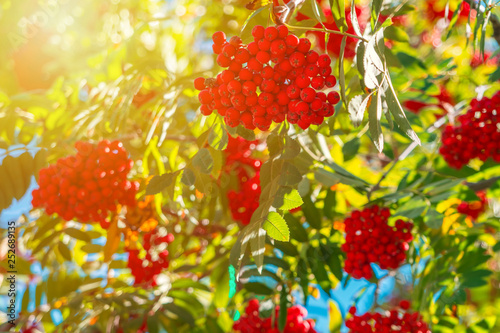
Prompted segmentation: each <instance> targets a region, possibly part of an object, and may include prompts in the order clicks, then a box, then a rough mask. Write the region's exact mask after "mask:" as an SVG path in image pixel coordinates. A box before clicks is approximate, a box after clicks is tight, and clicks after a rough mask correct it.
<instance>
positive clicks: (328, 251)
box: [320, 243, 342, 281]
mask: <svg viewBox="0 0 500 333" xmlns="http://www.w3.org/2000/svg"><path fill="white" fill-rule="evenodd" d="M320 248H321V252H322V253H323V257H324V258H325V261H326V263H327V265H328V267H329V268H330V272H332V273H333V275H335V277H336V278H337V280H339V281H342V266H341V262H340V256H341V254H340V249H339V248H337V247H336V246H335V245H333V244H332V243H328V244H327V245H326V244H322V243H321V244H320Z"/></svg>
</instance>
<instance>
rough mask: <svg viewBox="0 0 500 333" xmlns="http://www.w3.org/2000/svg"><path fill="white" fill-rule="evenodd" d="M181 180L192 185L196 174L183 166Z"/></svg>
mask: <svg viewBox="0 0 500 333" xmlns="http://www.w3.org/2000/svg"><path fill="white" fill-rule="evenodd" d="M181 181H182V182H183V183H184V184H186V185H187V186H192V185H194V182H195V181H196V175H195V174H194V172H193V170H191V169H189V168H185V169H184V171H183V172H182V178H181Z"/></svg>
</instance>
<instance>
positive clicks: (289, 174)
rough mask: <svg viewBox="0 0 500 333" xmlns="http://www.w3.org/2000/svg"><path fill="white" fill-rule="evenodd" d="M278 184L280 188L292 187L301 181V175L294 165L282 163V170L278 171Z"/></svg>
mask: <svg viewBox="0 0 500 333" xmlns="http://www.w3.org/2000/svg"><path fill="white" fill-rule="evenodd" d="M280 171H281V175H280V176H279V184H280V185H282V186H293V185H296V184H298V183H300V181H301V180H302V175H301V174H300V171H299V170H298V169H297V167H296V166H295V165H293V164H292V163H288V162H286V163H284V164H283V168H282V169H281V170H280Z"/></svg>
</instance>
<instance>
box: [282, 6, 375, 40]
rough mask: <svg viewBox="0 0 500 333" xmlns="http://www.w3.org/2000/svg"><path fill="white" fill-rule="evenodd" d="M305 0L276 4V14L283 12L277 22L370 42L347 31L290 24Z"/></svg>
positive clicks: (299, 28)
mask: <svg viewBox="0 0 500 333" xmlns="http://www.w3.org/2000/svg"><path fill="white" fill-rule="evenodd" d="M304 1H305V0H292V1H290V2H289V3H287V4H286V5H285V6H275V7H274V8H273V11H274V14H281V15H280V16H279V17H277V21H278V22H277V23H278V24H283V25H285V26H286V27H287V28H289V29H296V30H305V31H321V32H325V33H330V34H334V35H342V36H346V37H351V38H356V39H359V40H362V41H363V42H365V43H367V42H368V40H367V39H366V38H364V37H362V36H358V35H353V34H349V33H347V32H341V31H337V30H330V29H326V28H314V27H298V26H294V25H290V24H288V22H289V21H290V19H291V18H292V15H293V13H294V12H295V9H297V8H298V7H299V6H300V5H302V4H303V3H304ZM276 16H277V15H276ZM320 23H321V24H323V22H320Z"/></svg>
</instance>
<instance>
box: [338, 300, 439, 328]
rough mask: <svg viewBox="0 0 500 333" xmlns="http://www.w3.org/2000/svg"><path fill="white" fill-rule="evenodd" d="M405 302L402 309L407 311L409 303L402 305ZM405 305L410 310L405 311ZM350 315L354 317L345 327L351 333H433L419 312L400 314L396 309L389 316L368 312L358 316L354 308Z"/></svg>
mask: <svg viewBox="0 0 500 333" xmlns="http://www.w3.org/2000/svg"><path fill="white" fill-rule="evenodd" d="M403 302H405V304H400V307H401V308H402V309H403V310H407V309H408V308H409V302H408V301H402V302H401V303H403ZM403 305H404V306H405V307H406V306H408V308H406V309H405V308H404V307H403ZM349 313H350V314H351V315H353V316H352V317H351V318H349V319H348V320H347V321H346V323H345V325H346V326H347V328H349V332H351V333H371V332H377V333H397V332H401V333H431V330H430V329H429V327H428V326H427V324H426V323H425V322H424V321H422V317H421V315H420V313H418V312H414V313H410V312H399V311H398V310H396V309H394V310H391V311H390V312H389V313H388V314H387V315H383V314H381V313H378V312H375V313H370V312H367V313H365V314H364V315H360V316H357V315H356V308H355V307H352V308H351V309H350V310H349Z"/></svg>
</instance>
